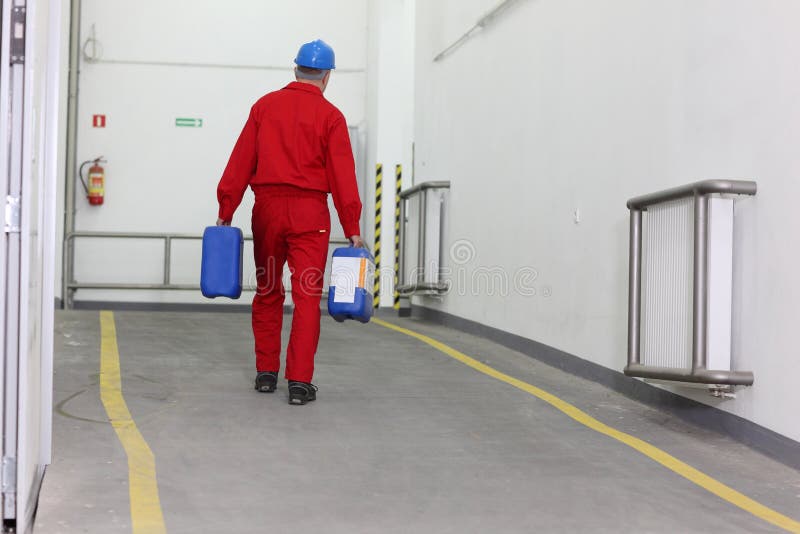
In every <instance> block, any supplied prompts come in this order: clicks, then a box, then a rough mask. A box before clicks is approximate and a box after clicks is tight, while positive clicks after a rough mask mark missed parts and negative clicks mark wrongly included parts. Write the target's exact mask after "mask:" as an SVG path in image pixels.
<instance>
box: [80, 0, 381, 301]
mask: <svg viewBox="0 0 800 534" xmlns="http://www.w3.org/2000/svg"><path fill="white" fill-rule="evenodd" d="M366 17H367V1H366V0H346V1H337V2H335V3H333V2H324V1H322V0H303V1H293V2H280V1H277V0H274V1H268V2H265V1H255V0H250V1H248V0H238V1H233V2H212V1H210V0H203V1H189V0H170V1H168V2H158V1H155V0H146V1H143V2H124V1H121V0H84V1H83V6H82V16H81V42H82V43H86V41H87V39H89V38H90V37H91V36H92V26H94V32H95V33H94V35H95V38H96V40H97V46H96V50H97V52H98V54H99V57H100V59H101V61H100V62H88V61H85V60H82V62H81V71H80V95H79V109H78V114H79V124H78V156H77V160H78V163H80V162H81V161H84V160H89V159H93V158H95V157H97V156H105V158H106V159H107V160H108V163H107V164H106V166H105V168H106V178H107V179H106V202H105V205H103V206H101V207H94V206H89V204H88V202H87V201H86V200H85V198H84V195H83V194H82V189H81V188H80V186H78V187H79V188H78V202H77V215H76V227H77V230H87V231H88V230H92V231H121V232H125V231H128V232H159V233H163V232H173V233H191V234H200V233H202V231H203V228H204V227H205V226H207V225H210V224H214V222H215V220H216V213H217V202H216V185H217V182H218V180H219V177H220V175H221V173H222V171H223V169H224V167H225V164H226V163H227V159H228V156H229V155H230V151H231V149H232V148H233V145H234V143H235V141H236V138H237V137H238V135H239V132H240V131H241V128H242V126H243V125H244V121H245V119H246V118H247V114H248V113H249V110H250V106H251V105H252V104H253V103H254V102H255V100H256V99H258V98H259V97H260V96H261V95H263V94H265V93H267V92H269V91H272V90H275V89H279V88H280V87H282V86H284V85H286V84H287V83H289V82H290V81H292V80H293V74H292V70H291V69H292V67H293V63H292V60H293V59H294V56H295V54H296V52H297V48H298V47H299V46H300V44H302V43H304V42H307V41H309V40H312V39H316V38H322V39H324V40H326V41H327V42H328V43H330V44H331V45H332V46H333V47H334V49H335V51H336V59H337V66H338V67H339V68H338V69H337V71H336V72H335V73H334V75H333V78H332V80H331V83H330V85H329V88H328V91H327V92H326V97H327V98H328V99H329V100H331V101H332V102H333V103H334V104H336V105H337V106H338V107H339V108H340V109H341V110H342V112H343V113H344V114H345V117H346V118H347V121H348V124H351V125H358V124H360V123H362V122H363V121H364V120H365V115H366V112H365V101H366V95H365V91H366V74H365V72H364V71H365V68H366V55H365V52H366V39H367V33H366V32H367V28H366V26H367V18H366ZM86 50H87V52H90V53H91V52H92V51H93V43H92V42H90V43H89V44H88V45H87V47H86ZM120 61H122V62H123V63H119V62H120ZM124 62H128V63H124ZM129 62H135V63H136V64H130V63H129ZM159 62H169V63H195V64H196V63H201V64H205V65H207V66H206V67H196V66H195V67H192V66H174V65H159V64H157V63H159ZM93 114H105V115H106V117H107V127H106V128H104V129H99V128H93V127H92V115H93ZM176 117H193V118H202V119H203V127H202V128H196V129H193V128H177V127H176V126H175V119H176ZM251 207H252V193H250V192H249V191H248V193H247V195H246V197H245V201H244V202H243V204H242V206H241V207H240V208H239V210H238V211H237V213H236V216H235V218H234V224H235V225H237V226H240V227H242V228H243V230H244V231H245V233H246V234H249V233H250V222H249V218H250V209H251ZM332 215H333V217H334V218H335V214H332ZM162 249H163V246H162V245H161V242H157V241H153V242H150V243H142V242H118V241H115V242H88V241H79V242H78V243H77V245H76V258H77V260H76V266H75V275H76V278H77V279H78V280H79V281H85V282H89V281H91V282H143V283H145V282H152V283H160V282H161V278H160V276H161V275H160V273H161V265H162V261H163V252H162ZM199 252H200V246H199V242H196V243H193V244H188V243H176V244H175V245H174V249H173V252H172V271H173V280H172V281H173V282H175V283H197V282H198V279H199V257H200V255H199ZM245 257H246V261H245V266H246V272H245V278H246V280H247V279H248V278H249V277H250V276H251V275H252V272H253V271H254V268H253V267H252V266H251V263H252V260H251V259H250V258H252V253H251V252H250V251H249V250H248V251H246V256H245ZM250 297H251V295H247V294H245V295H244V296H243V297H242V300H241V301H240V302H244V303H249V301H250ZM76 300H113V301H120V300H139V301H147V302H154V301H155V302H158V301H163V302H168V301H180V302H203V299H202V297H201V296H200V295H199V292H142V291H140V292H131V291H95V290H80V291H79V292H78V293H77V294H76Z"/></svg>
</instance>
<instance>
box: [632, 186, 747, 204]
mask: <svg viewBox="0 0 800 534" xmlns="http://www.w3.org/2000/svg"><path fill="white" fill-rule="evenodd" d="M756 189H757V187H756V183H755V182H751V181H747V180H703V181H702V182H695V183H693V184H686V185H682V186H679V187H673V188H672V189H665V190H664V191H659V192H657V193H650V194H649V195H642V196H639V197H634V198H632V199H630V200H629V201H628V209H632V210H633V209H638V210H643V209H645V208H646V207H647V206H652V205H653V204H661V203H663V202H670V201H672V200H680V199H682V198H689V197H693V196H695V195H711V194H715V193H718V194H731V195H751V196H752V195H755V194H756Z"/></svg>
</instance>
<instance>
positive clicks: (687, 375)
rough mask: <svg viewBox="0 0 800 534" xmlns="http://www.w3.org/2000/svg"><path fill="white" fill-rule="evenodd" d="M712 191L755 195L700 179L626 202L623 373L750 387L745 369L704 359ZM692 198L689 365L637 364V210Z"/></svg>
mask: <svg viewBox="0 0 800 534" xmlns="http://www.w3.org/2000/svg"><path fill="white" fill-rule="evenodd" d="M713 194H735V195H755V194H756V183H755V182H750V181H742V180H705V181H702V182H696V183H693V184H687V185H684V186H681V187H676V188H674V189H668V190H665V191H660V192H658V193H652V194H649V195H644V196H640V197H636V198H632V199H630V200H629V201H628V204H627V205H628V209H629V210H630V250H629V272H628V284H629V285H628V365H627V366H626V367H625V371H624V372H625V374H626V375H628V376H635V377H640V378H651V379H658V380H671V381H678V382H693V383H700V384H719V385H748V386H749V385H752V384H753V373H752V372H749V371H725V370H711V369H708V368H707V361H708V358H707V357H708V354H707V348H708V337H707V332H708V316H707V300H708V231H709V197H710V195H713ZM685 198H694V215H693V225H694V229H693V232H694V244H693V253H692V278H693V287H692V324H691V331H692V344H691V357H692V361H691V368H690V369H681V368H671V367H656V366H651V365H644V364H642V363H641V348H640V347H641V345H640V344H641V339H640V328H641V302H642V212H643V211H647V208H648V207H650V206H655V205H656V204H662V203H665V202H670V201H674V200H680V199H685Z"/></svg>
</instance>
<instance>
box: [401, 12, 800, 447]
mask: <svg viewBox="0 0 800 534" xmlns="http://www.w3.org/2000/svg"><path fill="white" fill-rule="evenodd" d="M496 4H497V2H496V1H495V0H469V1H464V0H459V1H456V0H447V1H441V2H419V3H418V4H417V6H416V10H417V13H416V20H417V29H416V37H417V39H416V47H417V49H416V72H415V78H416V93H415V102H416V108H415V143H416V169H415V172H416V181H417V182H420V181H425V180H440V179H448V180H451V181H452V190H451V195H450V201H451V207H450V220H449V225H450V228H451V229H452V230H451V231H450V234H449V235H448V236H447V243H446V245H447V246H446V247H445V250H448V249H449V248H450V247H453V246H459V247H461V248H462V249H467V251H468V252H470V253H473V252H474V254H473V255H472V256H471V257H470V258H469V260H468V261H464V260H462V263H457V262H455V261H453V260H452V259H450V260H449V265H450V267H451V268H456V269H459V268H463V269H464V272H465V273H466V275H467V279H469V277H470V276H471V275H472V274H473V273H474V272H475V270H476V269H478V268H481V267H484V268H486V267H502V268H503V269H505V270H506V271H507V272H509V273H510V274H511V275H513V274H514V273H515V272H518V270H519V269H521V268H526V267H527V268H533V269H535V270H536V272H537V274H538V277H537V278H536V280H535V281H534V282H533V284H532V285H533V287H534V289H535V290H536V294H535V295H534V296H524V295H521V294H519V292H514V291H513V290H512V291H511V292H510V294H508V295H507V296H503V295H500V294H494V295H487V294H485V291H479V293H481V294H479V295H475V294H473V293H472V292H471V291H469V288H467V289H468V290H467V291H464V292H462V293H463V294H460V293H459V291H457V290H456V291H454V292H453V293H451V294H449V295H447V296H446V297H444V299H443V300H441V301H437V300H434V299H424V302H422V303H423V304H424V305H426V306H429V307H433V308H439V309H441V310H444V311H447V312H449V313H453V314H455V315H459V316H462V317H466V318H468V319H471V320H475V321H479V322H482V323H485V324H487V325H490V326H493V327H496V328H500V329H502V330H506V331H509V332H513V333H515V334H519V335H522V336H525V337H528V338H531V339H535V340H537V341H540V342H543V343H546V344H548V345H551V346H554V347H557V348H559V349H561V350H564V351H567V352H569V353H572V354H576V355H578V356H580V357H582V358H585V359H587V360H590V361H593V362H596V363H599V364H601V365H604V366H606V367H609V368H611V369H615V370H621V369H622V368H623V367H624V365H625V362H626V311H627V308H626V296H627V267H628V264H627V239H628V212H627V210H626V207H625V201H626V200H627V199H628V198H630V197H632V196H635V195H638V194H643V193H649V192H653V191H657V190H660V189H663V188H667V187H671V186H676V185H680V184H683V183H687V182H690V181H694V180H698V179H706V178H749V179H754V180H756V181H757V182H758V188H759V192H758V195H757V197H755V198H753V199H744V200H741V201H739V202H738V203H737V205H736V225H737V232H736V236H735V243H736V247H737V249H736V254H735V256H736V257H735V270H734V278H735V285H736V290H735V295H734V306H735V309H736V310H737V311H736V313H735V316H734V355H735V367H736V368H737V369H743V370H752V371H753V372H754V373H755V385H754V386H753V387H752V388H746V389H742V390H740V391H739V392H738V398H737V399H735V400H730V401H725V402H723V403H721V404H720V407H721V408H722V409H723V410H728V411H731V412H733V413H736V414H738V415H741V416H743V417H745V418H747V419H750V420H752V421H755V422H756V423H758V424H761V425H763V426H766V427H767V428H770V429H772V430H775V431H777V432H779V433H781V434H784V435H786V436H788V437H790V438H793V439H795V440H800V424H798V423H797V416H796V413H795V412H796V406H798V405H799V404H800V389H798V388H797V387H796V386H795V384H794V381H793V380H792V379H791V373H792V372H794V371H796V370H797V369H798V363H797V349H796V346H797V344H796V339H795V336H794V330H795V329H796V326H795V323H796V319H797V309H798V307H797V302H800V284H798V283H797V277H796V271H797V263H798V261H800V251H799V250H798V248H797V246H796V243H797V233H798V230H800V212H798V211H797V210H796V208H795V205H796V203H797V199H798V198H800V180H799V179H798V176H797V175H798V173H799V172H800V151H798V150H797V147H798V146H800V107H798V106H797V94H798V91H800V69H798V66H797V65H798V63H797V61H796V58H795V55H794V54H792V53H789V51H792V50H797V49H798V48H800V34H798V33H797V31H796V28H797V22H798V20H800V3H797V2H795V1H792V0H766V1H765V0H724V1H723V0H682V1H681V0H674V1H669V2H667V1H662V2H641V1H639V0H610V1H607V2H593V1H589V0H558V1H556V0H521V1H520V2H518V3H517V4H516V5H515V6H513V7H512V8H511V9H510V10H509V11H508V12H506V13H505V14H504V15H503V16H501V17H500V18H499V19H497V20H496V22H495V24H494V25H492V26H490V27H488V28H486V29H485V30H484V31H482V32H480V33H478V34H477V35H476V36H475V37H474V38H472V39H471V40H469V41H467V42H466V43H465V44H464V45H463V46H461V47H460V48H458V49H457V50H455V51H454V52H453V53H452V54H450V55H449V56H447V57H446V58H444V59H443V60H442V61H439V62H433V61H432V59H433V57H434V56H436V54H438V53H439V52H440V51H441V50H443V49H444V48H445V47H446V46H447V45H449V44H450V43H452V42H453V41H454V40H455V39H457V38H458V37H459V36H460V35H461V34H462V33H463V32H464V31H466V30H467V29H468V28H469V27H470V26H471V25H472V24H474V23H475V22H476V21H477V20H478V18H480V16H481V15H483V14H484V13H486V12H487V11H488V10H489V9H491V8H492V7H494V6H495V5H496ZM575 209H579V210H580V214H581V220H580V223H578V224H576V222H575V221H574V210H575ZM484 287H485V285H484ZM678 391H679V392H680V393H681V394H685V395H687V396H692V397H695V398H697V399H698V400H700V401H702V402H712V400H711V399H710V398H709V397H708V396H706V395H705V394H702V393H695V392H691V391H687V390H683V389H681V390H678Z"/></svg>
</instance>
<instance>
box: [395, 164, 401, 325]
mask: <svg viewBox="0 0 800 534" xmlns="http://www.w3.org/2000/svg"><path fill="white" fill-rule="evenodd" d="M402 188H403V166H402V165H395V166H394V309H395V310H399V309H400V292H399V291H398V290H397V286H398V284H399V283H400V191H401V190H402Z"/></svg>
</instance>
